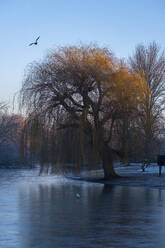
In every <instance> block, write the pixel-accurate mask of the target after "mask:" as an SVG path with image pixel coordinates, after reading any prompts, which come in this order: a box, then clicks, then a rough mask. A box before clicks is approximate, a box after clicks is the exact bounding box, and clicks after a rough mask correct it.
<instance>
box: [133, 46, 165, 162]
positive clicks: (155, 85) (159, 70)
mask: <svg viewBox="0 0 165 248" xmlns="http://www.w3.org/2000/svg"><path fill="white" fill-rule="evenodd" d="M129 62H130V65H131V68H132V70H133V72H135V73H138V74H139V73H141V75H142V76H143V77H144V78H145V80H146V82H147V85H148V90H146V91H145V92H144V93H145V95H144V97H145V99H144V102H143V106H142V111H141V117H140V118H139V119H138V125H139V128H140V129H141V130H142V136H143V137H142V140H143V143H144V156H145V157H146V158H148V159H150V158H151V157H153V155H154V154H153V151H154V150H155V148H156V136H157V134H158V130H159V121H160V118H161V116H162V113H163V111H164V108H165V104H164V103H165V100H164V99H165V98H164V97H165V53H164V51H163V52H161V50H160V47H159V46H158V44H156V43H155V42H152V43H150V44H149V45H148V46H146V47H145V46H144V45H138V46H137V47H136V50H135V53H134V55H133V56H132V57H131V58H130V59H129Z"/></svg>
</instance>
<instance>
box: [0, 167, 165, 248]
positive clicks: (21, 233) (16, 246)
mask: <svg viewBox="0 0 165 248" xmlns="http://www.w3.org/2000/svg"><path fill="white" fill-rule="evenodd" d="M76 194H79V195H80V198H78V197H76ZM0 247H2V248H33V247H34V248H54V247H57V248H64V247H65V248H68V247H71V248H72V247H73V248H74V247H75V248H77V247H78V248H79V247H81V248H90V247H92V248H98V247H99V248H125V247H126V248H136V247H139V248H145V247H147V248H155V247H158V248H164V247H165V190H160V189H151V188H147V187H145V188H144V187H127V186H116V185H105V186H104V185H103V184H99V183H97V184H96V183H87V182H82V181H81V182H80V181H71V180H68V179H65V178H63V177H59V176H58V177H56V176H41V177H38V176H37V173H36V171H30V170H3V169H1V170H0Z"/></svg>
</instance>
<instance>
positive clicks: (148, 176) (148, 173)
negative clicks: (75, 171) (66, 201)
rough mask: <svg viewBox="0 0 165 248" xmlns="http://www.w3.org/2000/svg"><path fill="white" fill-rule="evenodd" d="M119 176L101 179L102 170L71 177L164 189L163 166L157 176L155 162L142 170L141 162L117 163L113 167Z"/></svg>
mask: <svg viewBox="0 0 165 248" xmlns="http://www.w3.org/2000/svg"><path fill="white" fill-rule="evenodd" d="M115 170H116V172H117V173H118V175H120V177H119V178H111V179H110V180H104V179H103V172H102V171H101V170H100V171H91V172H88V173H82V175H81V176H80V177H72V179H74V180H82V181H88V182H98V183H103V184H110V185H119V186H136V187H150V188H160V189H165V167H162V174H161V176H159V167H158V165H157V164H151V165H150V166H149V167H148V168H146V169H145V171H144V172H143V171H142V168H141V164H130V165H129V166H125V165H117V167H116V168H115Z"/></svg>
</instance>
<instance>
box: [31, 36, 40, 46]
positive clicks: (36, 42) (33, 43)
mask: <svg viewBox="0 0 165 248" xmlns="http://www.w3.org/2000/svg"><path fill="white" fill-rule="evenodd" d="M39 38H40V36H38V37H37V39H36V40H35V42H32V43H30V44H29V46H32V45H37V44H38V40H39Z"/></svg>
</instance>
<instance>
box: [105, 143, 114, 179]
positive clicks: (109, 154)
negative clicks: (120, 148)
mask: <svg viewBox="0 0 165 248" xmlns="http://www.w3.org/2000/svg"><path fill="white" fill-rule="evenodd" d="M113 153H114V152H113V151H112V150H111V149H110V148H109V146H108V145H107V144H105V143H104V144H103V146H102V149H101V158H102V162H103V170H104V179H106V180H108V179H111V178H112V177H118V175H117V174H116V172H115V170H114V154H113Z"/></svg>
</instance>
